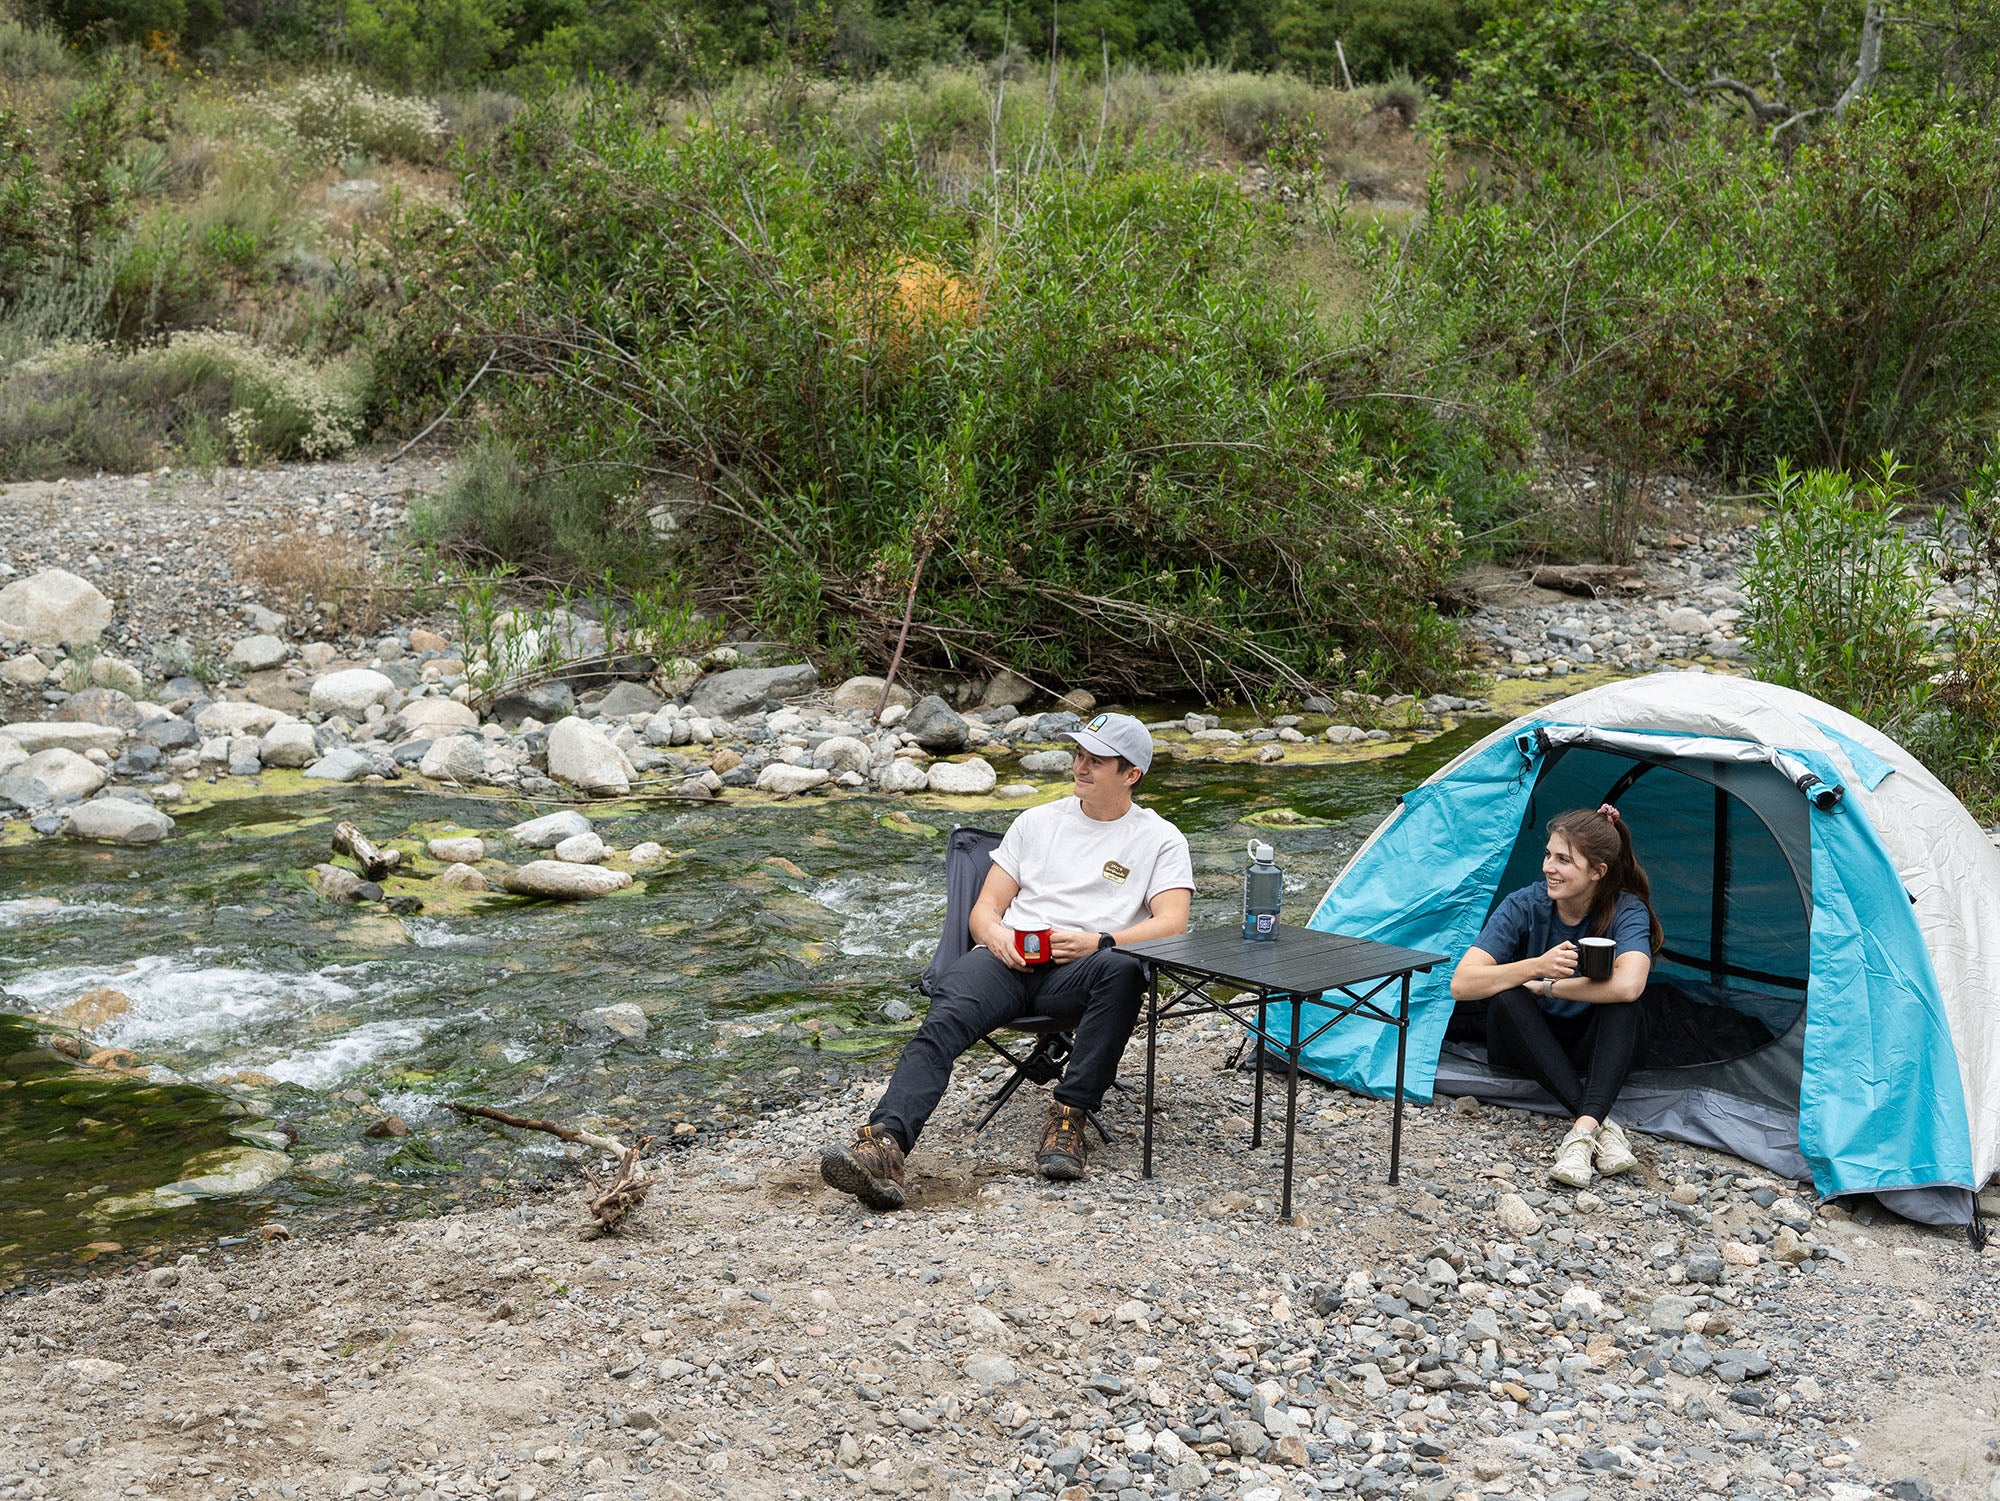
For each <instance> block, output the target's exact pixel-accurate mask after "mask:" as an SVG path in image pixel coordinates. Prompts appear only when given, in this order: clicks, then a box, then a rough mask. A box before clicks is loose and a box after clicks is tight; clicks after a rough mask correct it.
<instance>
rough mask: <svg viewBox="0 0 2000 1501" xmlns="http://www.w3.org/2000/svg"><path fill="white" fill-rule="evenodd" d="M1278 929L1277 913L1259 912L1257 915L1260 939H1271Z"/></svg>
mask: <svg viewBox="0 0 2000 1501" xmlns="http://www.w3.org/2000/svg"><path fill="white" fill-rule="evenodd" d="M1277 927H1278V914H1277V913H1275V912H1259V913H1258V914H1257V936H1258V937H1259V938H1269V937H1270V936H1271V935H1272V933H1274V932H1276V931H1277Z"/></svg>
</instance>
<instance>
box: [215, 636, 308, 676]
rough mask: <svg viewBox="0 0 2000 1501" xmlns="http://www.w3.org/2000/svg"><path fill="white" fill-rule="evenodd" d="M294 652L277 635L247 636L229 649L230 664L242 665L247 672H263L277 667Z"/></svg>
mask: <svg viewBox="0 0 2000 1501" xmlns="http://www.w3.org/2000/svg"><path fill="white" fill-rule="evenodd" d="M291 654H292V649H291V648H290V647H289V646H287V645H285V643H284V641H283V640H282V639H281V638H280V637H277V636H262V635H260V636H245V637H244V638H243V639H242V640H241V641H239V642H237V643H236V644H235V645H234V646H232V647H231V648H230V649H229V661H228V665H229V666H231V667H240V668H242V669H243V670H244V671H245V672H263V671H264V670H265V669H267V668H271V667H276V666H277V665H278V664H279V663H280V662H282V661H284V660H285V658H287V657H289V656H290V655H291Z"/></svg>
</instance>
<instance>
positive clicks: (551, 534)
mask: <svg viewBox="0 0 2000 1501" xmlns="http://www.w3.org/2000/svg"><path fill="white" fill-rule="evenodd" d="M648 509H649V507H648V505H647V502H646V499H645V496H644V494H643V492H642V491H641V490H640V489H639V487H638V485H637V484H636V483H635V476H634V475H633V473H632V472H631V471H630V470H629V469H626V468H624V467H622V466H600V465H584V466H582V467H579V468H565V469H558V470H555V471H553V472H549V473H541V474H537V473H535V472H533V471H532V470H531V469H530V468H529V467H528V466H527V465H525V464H523V463H522V462H521V461H520V459H519V457H518V456H517V455H516V454H515V452H514V450H513V448H512V446H511V445H509V444H508V443H506V442H505V441H504V440H502V439H499V438H496V437H494V436H493V435H492V434H490V433H489V434H486V435H484V436H482V437H481V438H480V439H479V440H478V441H477V442H475V443H474V444H473V446H472V447H471V449H470V450H469V451H468V452H467V453H466V454H465V455H464V456H463V457H462V458H460V459H459V461H458V462H457V464H455V465H454V466H453V468H452V472H451V477H450V479H449V481H448V482H447V484H446V485H445V488H444V491H443V492H442V493H441V494H440V495H438V496H437V497H436V498H435V499H434V500H432V501H430V502H428V503H425V504H421V505H420V506H419V507H418V508H417V510H416V514H415V515H414V517H413V518H412V524H413V527H414V530H415V532H416V535H417V537H418V539H419V540H420V541H422V542H424V543H426V544H429V545H432V546H435V547H438V548H440V549H441V550H443V551H445V552H447V553H451V554H453V555H456V556H458V557H462V558H473V559H478V560H480V561H483V562H488V563H502V564H507V565H510V566H512V567H515V568H519V569H522V570H524V571H526V572H529V573H531V574H535V575H538V576H541V577H547V578H558V579H564V580H571V581H574V580H577V579H592V578H597V577H600V576H602V575H604V574H606V573H610V574H611V575H612V576H613V577H615V578H621V579H626V580H637V579H645V578H650V577H652V576H653V575H655V574H656V573H658V572H659V571H660V570H662V569H663V568H665V567H667V566H669V564H668V560H667V558H666V556H665V549H664V548H663V547H662V546H661V536H660V533H659V531H658V529H657V528H656V527H655V526H654V524H653V523H652V521H651V519H650V518H649V516H648V514H647V511H648Z"/></svg>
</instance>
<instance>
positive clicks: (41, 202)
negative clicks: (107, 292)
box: [0, 107, 62, 309]
mask: <svg viewBox="0 0 2000 1501" xmlns="http://www.w3.org/2000/svg"><path fill="white" fill-rule="evenodd" d="M61 243H62V220H61V210H60V207H59V205H58V201H57V195H56V188H55V184H53V183H52V182H50V181H49V179H48V176H47V175H46V174H45V173H44V172H43V171H42V166H41V163H40V161H39V160H38V159H37V157H36V154H35V150H34V139H33V135H32V133H31V131H30V129H29V127H28V125H27V123H26V122H25V121H23V120H22V119H21V118H20V116H18V115H17V114H15V113H14V112H13V111H12V110H9V109H6V108H3V107H0V309H4V308H6V307H7V306H8V305H9V304H11V303H12V302H14V300H15V299H16V298H18V297H19V296H20V295H21V293H22V291H23V290H25V289H26V288H27V286H28V285H29V284H30V283H32V282H33V281H35V280H36V279H37V278H38V277H40V276H41V275H43V274H44V273H45V272H47V271H48V269H49V268H50V266H51V265H52V263H53V262H54V260H55V258H56V256H57V255H58V254H59V253H60V250H61Z"/></svg>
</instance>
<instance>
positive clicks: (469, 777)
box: [417, 735, 486, 783]
mask: <svg viewBox="0 0 2000 1501" xmlns="http://www.w3.org/2000/svg"><path fill="white" fill-rule="evenodd" d="M417 771H418V772H419V773H420V774H422V775H424V776H427V777H429V778H430V779H431V780H432V781H435V782H460V783H466V782H477V781H478V780H479V779H480V778H481V777H483V776H485V775H486V748H485V747H484V746H482V745H481V744H480V743H479V740H478V737H476V736H473V735H447V736H445V737H444V739H442V740H433V741H432V742H431V746H430V749H429V750H427V751H425V752H424V758H423V760H422V761H420V762H418V763H417Z"/></svg>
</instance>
